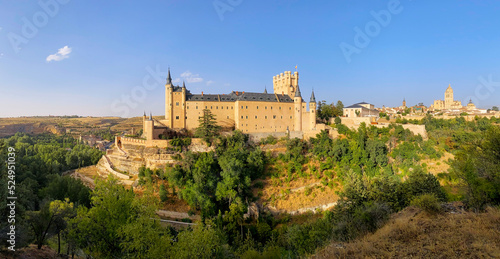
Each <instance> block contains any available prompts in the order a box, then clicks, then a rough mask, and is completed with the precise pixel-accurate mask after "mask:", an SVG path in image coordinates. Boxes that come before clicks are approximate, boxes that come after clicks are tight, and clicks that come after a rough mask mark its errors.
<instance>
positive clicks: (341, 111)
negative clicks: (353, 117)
mask: <svg viewBox="0 0 500 259" xmlns="http://www.w3.org/2000/svg"><path fill="white" fill-rule="evenodd" d="M335 110H336V111H335V112H336V113H335V114H334V115H335V117H340V116H343V115H344V104H343V103H342V102H341V101H340V100H339V101H337V104H336V105H335Z"/></svg>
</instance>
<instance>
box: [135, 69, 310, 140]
mask: <svg viewBox="0 0 500 259" xmlns="http://www.w3.org/2000/svg"><path fill="white" fill-rule="evenodd" d="M273 90H274V93H268V92H267V89H265V90H264V91H263V92H262V93H250V92H244V91H242V92H239V91H232V92H230V93H228V94H205V93H203V92H201V94H192V93H191V92H190V91H189V90H187V88H186V85H185V84H184V83H183V85H182V86H178V85H177V86H174V85H173V84H172V77H171V76H170V69H169V71H168V77H167V82H166V84H165V119H164V120H159V121H156V122H157V123H156V124H157V125H155V122H153V119H152V117H151V116H150V118H149V119H148V118H146V116H144V134H145V137H146V138H147V139H158V138H159V135H161V134H162V132H163V129H164V128H170V129H173V130H180V129H186V130H194V129H196V128H197V127H198V125H199V118H200V117H201V116H203V110H205V109H207V110H209V111H210V112H211V113H212V114H214V115H215V118H216V120H217V123H218V124H219V125H220V126H223V127H225V128H234V129H237V130H241V131H243V132H244V133H266V132H290V131H296V132H306V131H314V130H316V126H317V125H316V98H315V96H314V91H312V93H311V98H310V99H309V104H308V105H307V103H306V102H305V101H304V100H303V99H302V94H301V92H300V88H299V73H298V72H294V73H293V74H292V72H291V71H285V72H284V73H281V74H279V75H276V76H274V77H273ZM307 106H309V107H307ZM307 108H309V110H308V109H307Z"/></svg>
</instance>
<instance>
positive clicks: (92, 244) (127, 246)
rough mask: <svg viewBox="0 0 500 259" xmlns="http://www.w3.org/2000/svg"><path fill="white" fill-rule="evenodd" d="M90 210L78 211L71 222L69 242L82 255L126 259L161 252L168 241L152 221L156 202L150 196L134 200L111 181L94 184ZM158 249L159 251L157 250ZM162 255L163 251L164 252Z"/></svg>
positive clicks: (116, 182)
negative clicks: (76, 247)
mask: <svg viewBox="0 0 500 259" xmlns="http://www.w3.org/2000/svg"><path fill="white" fill-rule="evenodd" d="M91 200H92V207H91V208H90V209H87V208H85V207H80V208H79V209H78V212H77V216H76V217H75V218H74V219H72V220H70V226H71V229H70V234H69V236H70V239H72V240H74V242H75V243H76V244H77V246H78V247H80V248H81V249H83V251H84V252H85V253H87V254H88V255H90V256H92V257H96V258H116V257H120V258H127V257H136V256H135V255H136V254H137V255H140V256H139V257H142V258H156V257H152V256H149V255H150V254H158V253H160V252H162V251H163V250H162V249H164V248H165V247H166V246H161V247H155V245H158V244H168V242H169V241H168V240H171V237H170V236H169V234H168V233H166V232H165V231H164V230H162V229H163V228H162V227H161V226H160V225H159V222H157V221H155V220H154V219H156V218H158V216H157V215H156V213H155V211H156V210H157V207H158V204H157V203H156V202H157V201H158V200H157V199H154V198H152V196H151V194H150V193H145V194H144V195H143V197H141V198H140V199H139V198H136V197H135V195H134V192H133V191H131V190H126V189H125V188H124V187H123V186H122V185H120V184H118V180H117V179H114V178H110V179H108V180H106V181H97V183H96V187H95V189H94V191H93V193H92V198H91ZM158 249H159V250H158ZM163 252H164V251H163Z"/></svg>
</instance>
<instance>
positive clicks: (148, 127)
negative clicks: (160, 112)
mask: <svg viewBox="0 0 500 259" xmlns="http://www.w3.org/2000/svg"><path fill="white" fill-rule="evenodd" d="M143 131H144V136H145V137H146V140H153V132H154V121H153V114H152V113H149V119H147V120H145V121H144V130H143Z"/></svg>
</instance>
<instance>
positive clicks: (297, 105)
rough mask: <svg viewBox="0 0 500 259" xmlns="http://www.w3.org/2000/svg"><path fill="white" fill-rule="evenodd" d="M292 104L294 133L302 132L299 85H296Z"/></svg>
mask: <svg viewBox="0 0 500 259" xmlns="http://www.w3.org/2000/svg"><path fill="white" fill-rule="evenodd" d="M293 102H294V104H295V105H294V106H295V116H294V117H295V123H294V131H302V95H301V94H300V88H299V85H297V89H296V91H295V96H294V97H293Z"/></svg>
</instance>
